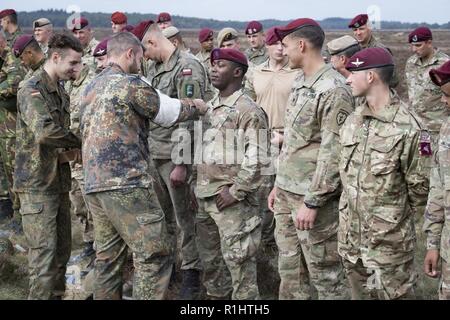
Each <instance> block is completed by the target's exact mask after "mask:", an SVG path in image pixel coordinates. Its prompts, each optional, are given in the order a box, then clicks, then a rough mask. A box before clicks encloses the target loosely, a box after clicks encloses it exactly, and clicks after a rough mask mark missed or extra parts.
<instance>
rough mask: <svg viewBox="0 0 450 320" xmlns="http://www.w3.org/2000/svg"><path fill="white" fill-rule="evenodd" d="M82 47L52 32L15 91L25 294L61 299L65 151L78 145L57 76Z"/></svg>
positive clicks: (71, 67) (69, 71)
mask: <svg viewBox="0 0 450 320" xmlns="http://www.w3.org/2000/svg"><path fill="white" fill-rule="evenodd" d="M82 52H83V48H82V47H81V45H80V43H79V41H78V40H77V39H75V38H74V37H73V36H69V35H63V34H55V35H54V36H53V37H52V39H51V40H50V43H49V51H48V59H47V60H46V62H45V64H44V67H43V68H42V70H41V71H40V72H38V74H37V75H35V76H34V77H32V78H30V79H29V80H28V81H26V82H25V84H24V85H23V87H22V89H20V91H19V93H18V112H17V149H16V164H15V171H14V191H15V192H17V193H18V194H19V198H20V203H21V208H20V213H21V215H22V223H23V230H24V233H25V236H26V238H27V242H28V246H29V252H28V263H29V273H30V291H29V295H28V298H29V299H44V300H47V299H61V298H62V297H63V296H64V292H65V284H66V279H65V273H66V265H67V262H68V260H69V257H70V251H71V237H72V234H71V219H70V200H69V190H70V167H69V161H68V159H67V157H66V156H65V152H66V151H67V152H70V151H69V150H71V149H73V148H80V146H81V141H80V139H78V138H77V137H76V136H75V135H74V134H73V133H72V132H70V130H69V125H70V116H69V96H68V95H67V93H66V92H65V90H64V87H63V86H62V84H61V81H66V80H70V79H71V78H73V77H74V74H76V73H78V72H79V69H80V68H81V55H82Z"/></svg>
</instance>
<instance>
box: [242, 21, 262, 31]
mask: <svg viewBox="0 0 450 320" xmlns="http://www.w3.org/2000/svg"><path fill="white" fill-rule="evenodd" d="M262 30H263V25H262V24H261V22H259V21H250V22H249V23H248V24H247V27H246V28H245V34H255V33H258V32H261V31H262Z"/></svg>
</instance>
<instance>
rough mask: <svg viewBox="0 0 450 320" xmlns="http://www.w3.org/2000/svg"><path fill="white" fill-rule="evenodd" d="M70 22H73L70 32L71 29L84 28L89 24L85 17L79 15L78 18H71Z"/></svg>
mask: <svg viewBox="0 0 450 320" xmlns="http://www.w3.org/2000/svg"><path fill="white" fill-rule="evenodd" d="M72 24H73V27H72V32H73V31H77V30H82V29H84V28H86V27H87V26H88V25H89V21H88V19H86V18H85V17H81V18H80V19H73V20H72Z"/></svg>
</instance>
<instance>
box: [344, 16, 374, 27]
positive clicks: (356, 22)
mask: <svg viewBox="0 0 450 320" xmlns="http://www.w3.org/2000/svg"><path fill="white" fill-rule="evenodd" d="M368 21H369V16H368V15H367V14H358V15H357V16H356V17H354V18H353V20H352V21H350V23H349V24H348V27H349V28H352V29H353V28H360V27H362V26H364V25H366V24H367V22H368Z"/></svg>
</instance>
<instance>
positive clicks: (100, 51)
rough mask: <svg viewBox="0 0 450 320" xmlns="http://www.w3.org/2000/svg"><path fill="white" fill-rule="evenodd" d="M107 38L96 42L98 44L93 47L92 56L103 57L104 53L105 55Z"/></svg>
mask: <svg viewBox="0 0 450 320" xmlns="http://www.w3.org/2000/svg"><path fill="white" fill-rule="evenodd" d="M109 39H110V38H109V37H107V38H105V39H103V40H102V41H100V42H99V43H98V45H97V46H96V47H95V49H94V52H93V53H92V55H93V56H94V57H103V56H104V55H106V53H107V49H108V40H109Z"/></svg>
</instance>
